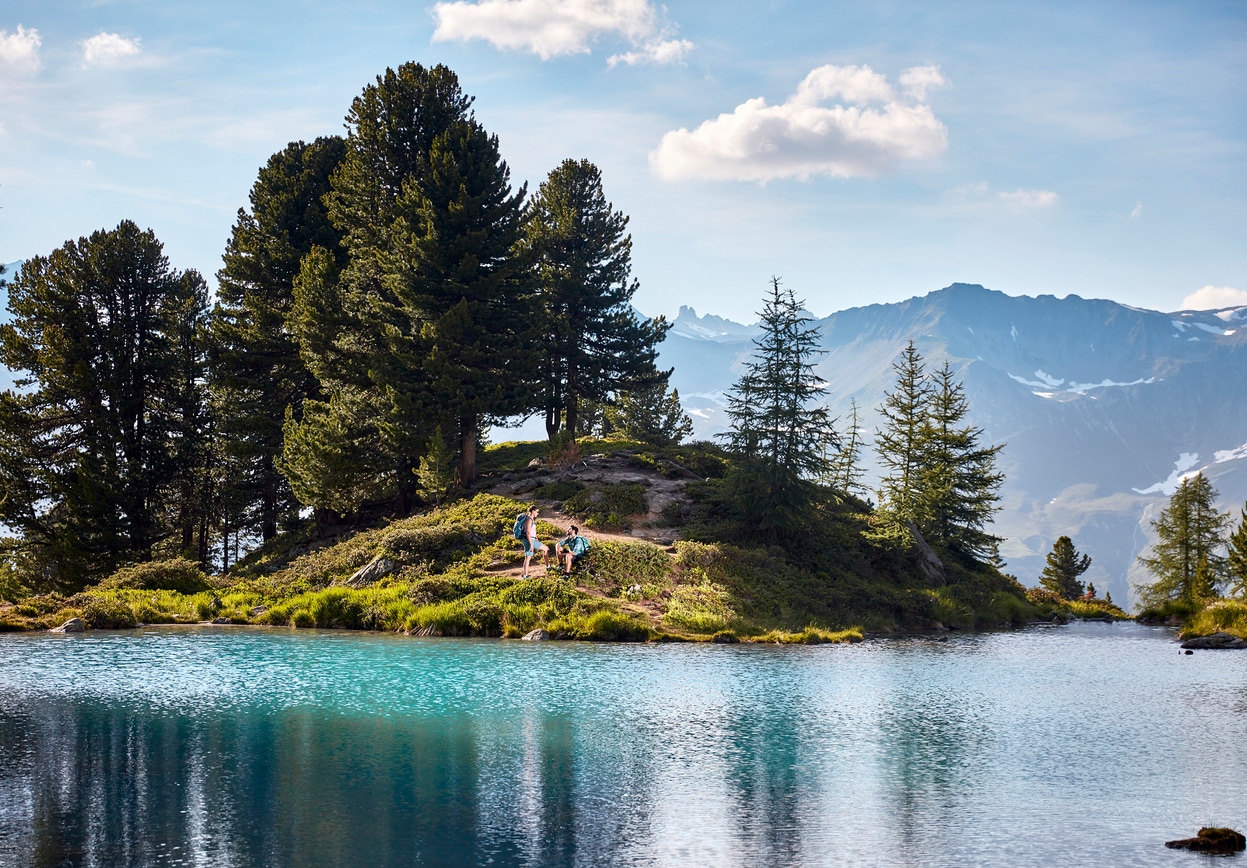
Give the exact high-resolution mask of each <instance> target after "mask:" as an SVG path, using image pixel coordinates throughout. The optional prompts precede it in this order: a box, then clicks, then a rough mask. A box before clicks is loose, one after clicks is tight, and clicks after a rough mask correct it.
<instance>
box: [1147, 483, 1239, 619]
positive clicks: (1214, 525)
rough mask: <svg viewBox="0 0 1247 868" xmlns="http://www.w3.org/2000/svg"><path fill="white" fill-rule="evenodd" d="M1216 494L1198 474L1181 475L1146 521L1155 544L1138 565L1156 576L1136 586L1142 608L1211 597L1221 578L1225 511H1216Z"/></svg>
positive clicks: (1215, 593) (1227, 517) (1200, 600)
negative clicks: (1155, 513) (1170, 493)
mask: <svg viewBox="0 0 1247 868" xmlns="http://www.w3.org/2000/svg"><path fill="white" fill-rule="evenodd" d="M1216 501H1217V490H1216V489H1215V488H1213V487H1212V483H1211V482H1209V481H1208V479H1207V477H1205V476H1204V475H1203V474H1202V473H1197V474H1195V475H1194V476H1191V477H1187V478H1185V479H1183V480H1182V482H1181V483H1180V484H1179V485H1178V489H1177V490H1176V491H1175V492H1174V493H1173V496H1172V497H1170V498H1169V505H1168V507H1166V508H1165V509H1164V510H1162V511H1161V514H1160V517H1159V518H1157V519H1156V520H1155V521H1153V522H1152V530H1153V531H1154V532H1155V533H1156V542H1154V543H1153V544H1152V548H1151V554H1150V555H1147V556H1144V555H1140V556H1139V563H1140V564H1142V565H1143V566H1144V567H1146V568H1147V570H1148V571H1149V572H1150V573H1151V574H1152V575H1153V576H1155V577H1156V581H1155V582H1152V583H1151V584H1142V585H1139V586H1138V591H1139V597H1140V599H1141V600H1142V602H1143V605H1145V606H1160V605H1163V604H1165V603H1167V602H1170V601H1175V600H1184V601H1188V602H1191V603H1199V602H1202V601H1204V600H1207V599H1210V598H1212V597H1215V596H1216V595H1217V592H1218V588H1219V586H1220V585H1221V584H1222V582H1223V581H1224V579H1225V558H1224V556H1223V555H1222V554H1221V548H1222V547H1223V546H1224V545H1225V542H1226V540H1225V533H1226V528H1227V526H1228V525H1229V523H1230V516H1229V513H1220V512H1217V508H1216Z"/></svg>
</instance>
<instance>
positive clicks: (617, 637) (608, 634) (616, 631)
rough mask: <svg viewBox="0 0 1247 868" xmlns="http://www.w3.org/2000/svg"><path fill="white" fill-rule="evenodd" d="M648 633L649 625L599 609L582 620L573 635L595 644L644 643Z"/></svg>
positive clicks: (648, 636)
mask: <svg viewBox="0 0 1247 868" xmlns="http://www.w3.org/2000/svg"><path fill="white" fill-rule="evenodd" d="M650 632H651V631H650V628H649V625H648V624H645V623H643V622H641V621H640V620H638V619H636V618H633V617H630V616H628V615H625V614H623V613H621V612H612V611H610V610H609V609H601V610H599V611H597V612H594V613H593V614H591V615H589V616H588V617H586V618H584V620H582V621H581V622H580V623H579V625H577V626H576V627H575V628H574V633H573V635H574V636H575V637H576V638H577V639H587V640H590V641H595V642H646V641H648V640H649V638H650Z"/></svg>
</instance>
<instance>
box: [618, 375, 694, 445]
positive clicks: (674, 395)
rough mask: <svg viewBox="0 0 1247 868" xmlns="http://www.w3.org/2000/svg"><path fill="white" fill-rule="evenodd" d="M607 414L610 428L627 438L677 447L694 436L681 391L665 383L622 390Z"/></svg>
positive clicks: (691, 422)
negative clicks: (682, 405) (626, 390)
mask: <svg viewBox="0 0 1247 868" xmlns="http://www.w3.org/2000/svg"><path fill="white" fill-rule="evenodd" d="M605 414H606V419H607V420H608V422H609V423H610V426H611V429H612V430H613V431H614V432H615V433H617V434H619V435H620V436H621V437H624V438H625V439H628V440H639V441H641V442H642V443H652V444H654V445H655V446H675V445H677V444H679V443H680V442H681V441H683V440H684V438H686V437H691V436H692V435H693V420H692V419H690V418H689V416H688V414H687V413H685V412H684V408H683V407H681V406H680V392H679V390H678V389H671V390H668V389H667V387H666V386H665V385H664V384H662V383H655V384H654V385H652V386H648V387H642V388H638V389H634V390H632V391H628V392H620V393H619V394H618V395H616V397H615V402H614V404H613V405H611V406H608V407H607V408H606V410H605Z"/></svg>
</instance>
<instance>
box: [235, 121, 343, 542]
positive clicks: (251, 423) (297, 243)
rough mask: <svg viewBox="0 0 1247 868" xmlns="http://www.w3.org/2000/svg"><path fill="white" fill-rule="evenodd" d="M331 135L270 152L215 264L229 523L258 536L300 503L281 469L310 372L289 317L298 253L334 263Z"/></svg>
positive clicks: (312, 384)
mask: <svg viewBox="0 0 1247 868" xmlns="http://www.w3.org/2000/svg"><path fill="white" fill-rule="evenodd" d="M342 154H343V141H342V139H341V138H340V137H338V136H331V137H324V138H319V139H317V140H316V141H315V142H313V143H311V144H305V143H304V142H292V143H291V144H289V145H288V146H287V147H286V148H285V149H284V150H282V151H280V152H278V153H276V154H274V155H273V156H272V157H270V158H269V161H268V163H267V165H265V166H264V167H263V168H262V169H260V173H259V177H258V178H257V180H256V182H255V184H254V185H253V186H252V188H251V196H250V204H251V207H250V210H243V209H239V211H238V220H237V222H236V223H235V224H234V230H233V234H232V235H231V236H230V240H229V244H228V245H227V247H226V249H225V256H224V263H225V266H224V268H222V269H221V270H220V271H219V272H218V273H217V280H218V284H219V290H218V302H217V305H216V307H215V309H214V310H213V315H212V342H211V349H212V366H211V374H212V377H211V385H212V394H213V399H214V402H215V404H216V406H217V407H218V413H217V420H218V422H217V436H218V438H219V442H220V444H221V446H222V448H223V451H224V453H225V455H224V457H225V459H226V460H227V464H226V467H227V468H228V474H227V479H226V486H227V487H228V489H229V499H230V503H231V506H232V508H231V512H232V513H235V514H241V515H239V516H238V518H236V519H235V521H234V522H233V524H234V526H235V527H238V528H244V527H246V528H250V529H251V530H252V531H253V532H255V533H258V535H259V536H260V537H261V538H262V539H265V540H268V539H272V538H273V537H274V536H275V535H276V534H277V528H278V522H279V519H280V518H281V517H282V516H285V515H289V514H291V513H292V512H294V511H296V510H297V507H298V504H297V502H296V501H295V499H294V497H293V495H292V493H291V491H290V486H289V484H288V483H287V482H286V480H285V478H284V477H283V476H282V474H281V473H280V472H279V470H278V466H277V465H278V459H279V457H280V455H281V451H282V424H283V421H284V419H285V415H286V408H287V407H289V408H291V410H292V411H293V415H294V418H296V419H297V418H301V417H302V415H303V402H304V401H305V400H307V399H308V398H312V397H316V396H317V394H318V387H317V383H316V379H315V378H314V377H313V376H312V374H311V372H310V371H308V369H307V366H306V365H305V364H304V362H303V360H302V359H301V358H300V356H299V343H298V340H297V336H296V334H295V333H294V332H293V330H292V328H291V326H290V324H289V322H288V320H289V319H290V317H291V312H292V309H293V307H294V283H295V278H296V277H297V276H298V274H299V268H300V263H301V262H302V260H303V257H304V256H306V255H308V254H309V253H311V251H312V249H313V248H320V249H322V250H324V251H326V252H327V255H329V256H331V257H333V258H335V259H336V260H338V261H337V264H338V265H341V264H342V262H341V260H342V259H343V251H342V248H341V234H340V233H339V232H338V231H337V230H335V229H334V228H333V226H332V225H331V224H330V222H329V216H328V213H327V211H326V209H325V206H324V204H323V202H322V200H323V198H324V196H325V194H326V193H328V192H329V177H330V174H331V173H332V172H333V171H334V170H335V169H336V168H337V166H338V164H339V162H340V161H341V159H342Z"/></svg>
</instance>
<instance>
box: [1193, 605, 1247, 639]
mask: <svg viewBox="0 0 1247 868" xmlns="http://www.w3.org/2000/svg"><path fill="white" fill-rule="evenodd" d="M1213 633H1232V634H1234V635H1235V636H1238V637H1239V638H1241V639H1247V601H1245V600H1217V601H1216V602H1213V603H1209V604H1208V605H1207V606H1205V607H1204V608H1203V609H1201V610H1199V611H1198V612H1196V613H1195V614H1194V615H1193V616H1192V617H1191V619H1190V620H1189V621H1187V623H1186V625H1185V626H1184V627H1183V628H1182V633H1181V636H1182V638H1183V639H1192V638H1194V637H1196V636H1211V635H1212V634H1213Z"/></svg>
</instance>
